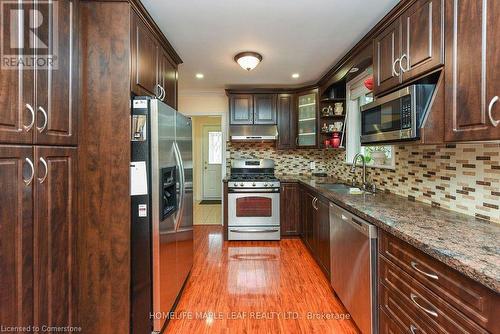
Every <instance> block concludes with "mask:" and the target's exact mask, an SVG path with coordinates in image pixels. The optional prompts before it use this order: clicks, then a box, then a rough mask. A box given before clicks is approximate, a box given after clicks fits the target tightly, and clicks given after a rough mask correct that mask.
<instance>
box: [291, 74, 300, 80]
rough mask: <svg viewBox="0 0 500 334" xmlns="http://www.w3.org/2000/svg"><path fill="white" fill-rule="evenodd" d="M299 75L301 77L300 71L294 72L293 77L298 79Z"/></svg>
mask: <svg viewBox="0 0 500 334" xmlns="http://www.w3.org/2000/svg"><path fill="white" fill-rule="evenodd" d="M298 77H300V74H298V73H294V74H292V78H294V79H297V78H298Z"/></svg>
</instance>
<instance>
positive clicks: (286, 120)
mask: <svg viewBox="0 0 500 334" xmlns="http://www.w3.org/2000/svg"><path fill="white" fill-rule="evenodd" d="M276 112H277V123H278V140H277V142H276V148H277V149H278V150H287V149H294V148H295V140H296V137H297V130H296V129H297V121H296V114H295V99H294V95H293V94H278V97H277V103H276Z"/></svg>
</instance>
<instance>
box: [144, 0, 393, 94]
mask: <svg viewBox="0 0 500 334" xmlns="http://www.w3.org/2000/svg"><path fill="white" fill-rule="evenodd" d="M142 2H143V3H144V5H145V7H146V8H147V10H148V11H149V13H150V14H151V16H152V17H153V18H154V20H155V21H156V23H157V24H158V26H159V27H160V28H161V30H162V31H163V33H164V34H165V36H166V37H167V38H168V40H169V41H170V43H171V44H172V45H173V47H174V48H175V50H176V51H177V52H178V54H179V55H180V56H181V58H182V60H183V61H184V64H182V65H181V66H180V68H179V89H180V90H181V91H182V90H184V91H215V90H220V89H222V88H227V87H230V86H238V85H259V86H275V85H277V86H287V85H299V84H307V83H311V82H314V81H316V80H317V79H319V78H320V77H321V75H322V74H324V73H325V72H327V71H328V69H330V67H331V66H332V65H334V64H335V62H336V61H337V60H339V59H340V58H341V57H342V56H343V55H344V54H345V53H346V52H347V51H348V50H349V49H350V48H351V47H352V46H354V44H356V42H358V41H359V40H360V39H361V38H362V37H363V36H364V35H365V34H366V33H367V32H368V31H369V30H370V29H371V28H372V27H373V26H374V25H375V24H376V23H377V22H378V21H379V20H380V19H381V18H382V17H383V16H384V15H385V14H387V13H388V12H389V10H390V9H391V8H392V7H394V6H395V5H396V4H397V3H398V2H399V0H142ZM241 51H256V52H259V53H260V54H262V56H263V57H264V59H263V61H262V63H261V64H260V65H259V66H258V67H257V68H256V69H254V70H253V71H251V72H247V71H245V70H243V69H242V68H240V67H239V66H238V64H236V63H235V62H234V60H233V57H234V55H235V54H236V53H238V52H241ZM196 73H203V74H204V76H205V78H204V79H202V80H199V79H196V77H195V74H196ZM292 73H300V78H299V79H292V77H291V75H292Z"/></svg>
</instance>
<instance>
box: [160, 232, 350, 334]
mask: <svg viewBox="0 0 500 334" xmlns="http://www.w3.org/2000/svg"><path fill="white" fill-rule="evenodd" d="M194 232H195V233H194V238H195V246H194V247H195V251H194V254H195V255H194V265H193V269H192V271H191V276H190V278H189V280H188V282H187V285H186V287H185V290H184V293H183V295H182V297H181V299H180V300H179V303H178V305H177V308H176V311H175V318H173V319H172V320H171V321H170V323H169V324H168V327H167V329H166V330H165V333H176V334H178V333H339V334H340V333H359V331H358V329H357V328H356V326H355V324H354V322H353V321H352V320H350V319H346V316H347V317H348V315H347V312H346V310H345V309H344V307H343V305H342V304H341V303H340V301H339V300H338V299H337V297H336V296H335V295H334V293H333V290H332V289H331V287H330V284H329V282H328V280H327V279H326V277H325V276H324V275H323V273H322V272H321V270H320V268H319V267H318V265H317V264H316V263H315V262H314V260H313V258H312V257H311V255H310V254H309V253H308V251H307V250H306V248H305V246H304V245H303V244H302V242H301V241H300V240H299V239H285V240H281V241H280V242H272V241H268V242H234V241H230V242H224V241H223V235H222V227H221V226H195V231H194ZM311 314H313V315H318V316H319V317H321V316H325V317H326V316H330V317H332V318H333V319H325V318H323V319H310V315H311ZM263 317H266V318H267V319H262V318H263ZM335 317H341V318H340V319H338V318H337V319H335Z"/></svg>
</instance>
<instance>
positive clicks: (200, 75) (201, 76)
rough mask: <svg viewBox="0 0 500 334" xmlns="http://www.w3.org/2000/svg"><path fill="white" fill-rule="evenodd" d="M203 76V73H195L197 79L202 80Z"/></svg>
mask: <svg viewBox="0 0 500 334" xmlns="http://www.w3.org/2000/svg"><path fill="white" fill-rule="evenodd" d="M204 77H205V76H204V75H203V73H196V78H197V79H203V78H204Z"/></svg>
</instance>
